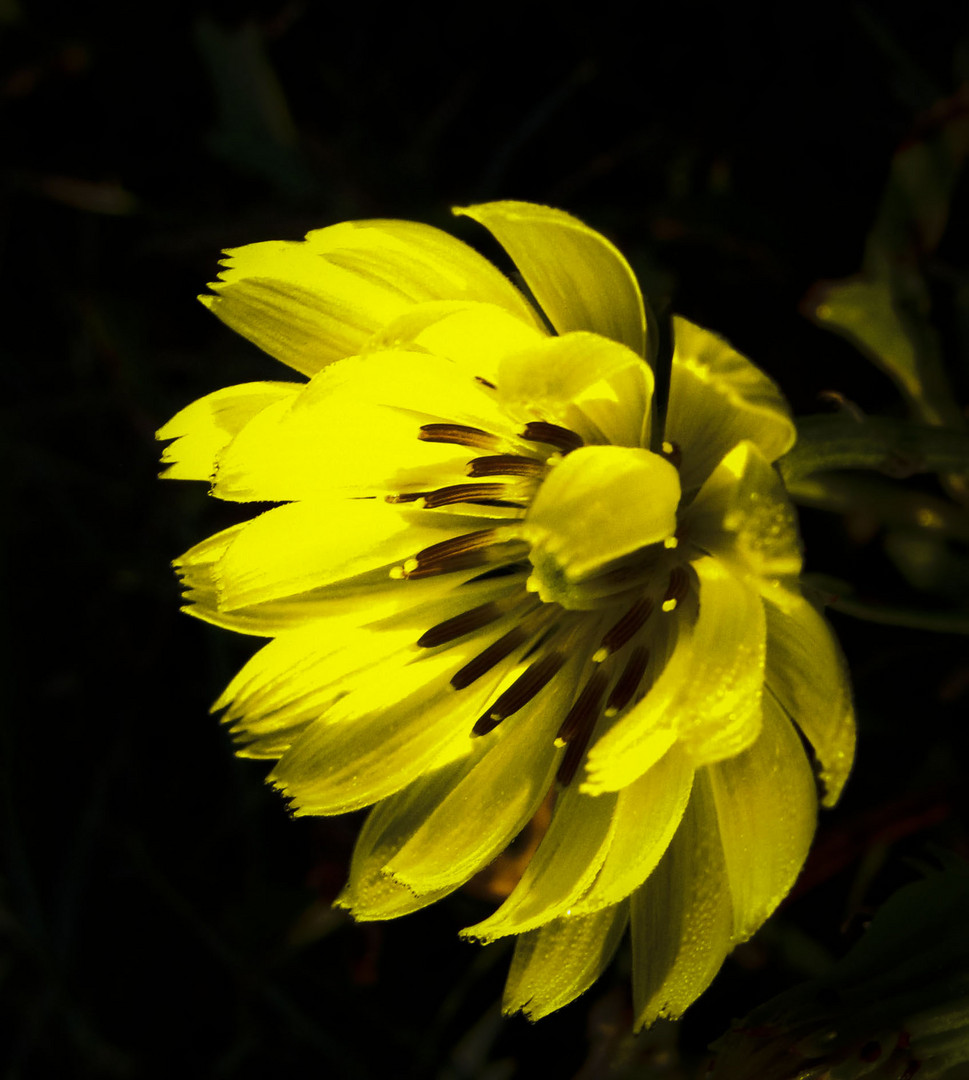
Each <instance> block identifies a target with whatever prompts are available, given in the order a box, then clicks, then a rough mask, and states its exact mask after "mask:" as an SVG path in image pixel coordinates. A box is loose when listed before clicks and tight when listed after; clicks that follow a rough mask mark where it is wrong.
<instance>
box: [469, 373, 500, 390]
mask: <svg viewBox="0 0 969 1080" xmlns="http://www.w3.org/2000/svg"><path fill="white" fill-rule="evenodd" d="M474 381H475V382H479V383H481V385H482V386H487V387H488V389H489V390H497V389H498V387H497V386H495V384H494V383H493V382H490V381H489V380H488V379H486V378H485V377H484V375H475V377H474Z"/></svg>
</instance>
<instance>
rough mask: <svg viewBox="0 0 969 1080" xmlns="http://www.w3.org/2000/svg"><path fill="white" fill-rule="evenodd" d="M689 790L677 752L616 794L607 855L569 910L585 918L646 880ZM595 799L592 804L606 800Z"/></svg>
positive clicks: (688, 768) (686, 763)
mask: <svg viewBox="0 0 969 1080" xmlns="http://www.w3.org/2000/svg"><path fill="white" fill-rule="evenodd" d="M692 787H693V765H692V763H691V762H690V759H689V756H688V755H687V754H686V753H684V751H683V750H681V749H680V748H679V747H678V746H676V745H674V746H671V747H670V749H669V750H668V751H667V752H666V754H664V755H663V757H662V758H660V760H659V761H658V762H657V763H656V764H655V765H654V766H653V767H652V768H651V769H650V770H649V771H648V772H646V773H644V774H643V775H642V776H641V777H640V778H639V779H638V780H636V781H634V782H633V783H632V784H630V785H629V787H626V788H623V789H622V791H620V792H619V796H618V801H617V806H616V812H615V814H614V815H613V828H612V833H611V835H610V841H609V850H608V853H607V854H606V857H605V860H604V861H603V864H602V867H601V869H600V870H599V873H598V874H597V875H596V879H595V881H594V882H593V884H592V887H591V888H590V889H589V891H588V892H587V893H586V894H585V895H584V896H583V897H582V899H581V900H579V901H578V902H576V903H574V904H573V905H572V914H573V915H588V914H591V913H592V912H594V911H600V910H601V909H602V908H605V907H609V906H610V905H612V904H616V903H618V902H619V901H620V900H624V899H625V898H626V897H627V896H629V894H630V893H632V892H633V890H634V889H637V888H639V886H640V885H641V884H642V883H643V882H644V881H645V880H646V878H647V877H648V876H649V874H651V873H652V871H653V870H654V869H655V867H656V864H657V863H658V862H659V860H660V858H661V857H662V855H663V853H664V852H665V851H666V849H667V848H668V847H669V845H670V841H671V840H672V838H673V835H674V833H675V832H676V830H677V828H679V824H680V820H681V819H682V817H683V813H684V811H685V810H686V805H687V802H688V800H689V797H690V791H691V789H692ZM607 797H608V796H606V795H596V796H595V797H594V800H593V801H596V800H599V799H605V798H607Z"/></svg>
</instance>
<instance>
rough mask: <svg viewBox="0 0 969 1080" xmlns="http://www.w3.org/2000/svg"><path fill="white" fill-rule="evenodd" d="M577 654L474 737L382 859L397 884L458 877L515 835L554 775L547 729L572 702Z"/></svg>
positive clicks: (435, 883)
mask: <svg viewBox="0 0 969 1080" xmlns="http://www.w3.org/2000/svg"><path fill="white" fill-rule="evenodd" d="M580 659H584V658H573V659H572V661H571V662H570V663H568V664H566V666H565V667H564V668H563V669H562V670H561V671H560V672H559V674H558V675H557V676H556V677H555V678H554V679H553V680H552V682H551V683H550V684H549V685H548V686H547V687H546V688H545V689H544V690H543V691H542V692H541V693H540V694H539V695H538V696H537V697H536V698H534V699H533V701H532V702H530V703H529V704H528V705H527V706H525V708H523V709H522V710H521V711H520V712H518V713H516V714H515V715H514V716H512V717H511V718H510V719H508V720H505V721H504V722H503V723H502V724H500V725H499V726H498V727H497V728H496V729H495V730H494V731H492V732H491V733H490V734H488V735H485V736H483V737H481V738H480V739H477V740H475V742H476V745H475V754H476V761H475V764H474V767H473V769H472V770H471V771H470V772H469V773H468V775H467V776H466V777H465V778H464V779H463V780H462V781H461V782H460V783H459V784H457V785H456V786H455V787H454V789H453V790H452V791H451V792H450V793H449V794H448V796H447V798H445V799H443V800H442V801H441V803H440V804H439V805H438V806H437V807H434V808H433V809H432V811H431V812H430V813H429V815H428V817H427V819H426V821H425V822H424V823H423V824H422V825H421V827H420V828H419V829H418V830H417V831H416V833H415V834H414V836H413V837H412V838H411V840H410V841H409V842H408V843H407V844H405V845H404V847H403V848H402V849H401V851H400V852H399V853H398V854H397V855H396V856H395V857H394V858H393V859H392V860H391V862H390V863H389V865H388V869H389V870H390V871H391V872H393V874H394V875H395V876H396V877H397V878H398V879H399V880H400V881H401V882H403V883H404V884H405V885H409V886H410V887H411V888H412V889H415V890H416V891H418V892H425V891H427V890H429V889H437V888H446V887H447V886H449V885H450V884H452V883H453V882H454V881H466V880H467V879H468V878H469V877H470V876H471V875H472V874H474V873H476V872H477V871H478V870H480V869H481V868H482V867H483V866H485V865H486V864H487V863H488V862H490V861H491V860H492V859H493V858H494V857H495V856H496V855H497V854H498V853H499V852H500V851H502V850H503V849H504V848H505V847H507V846H508V844H509V843H511V841H512V840H513V839H514V838H515V836H517V835H518V833H519V832H521V830H522V828H524V826H525V823H526V822H527V821H528V820H529V819H530V818H531V817H532V815H533V814H534V813H535V811H536V810H537V809H538V807H539V805H540V803H541V802H542V800H543V799H544V798H545V796H546V794H547V793H548V790H549V788H550V787H551V785H552V781H553V779H554V777H555V770H556V768H557V766H558V761H559V758H560V756H561V751H559V750H557V749H556V748H555V745H554V739H555V733H556V731H557V730H558V726H559V724H560V723H561V719H562V716H563V715H564V710H565V709H566V708H567V707H568V705H569V704H570V703H571V701H572V697H573V694H574V692H575V685H576V681H577V678H578V674H577V671H578V668H579V667H580ZM518 673H520V669H516V670H515V671H513V672H511V673H510V674H509V675H508V676H507V680H508V681H510V680H511V679H513V678H514V677H515V675H516V674H518ZM479 747H480V749H479Z"/></svg>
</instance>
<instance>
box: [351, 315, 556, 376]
mask: <svg viewBox="0 0 969 1080" xmlns="http://www.w3.org/2000/svg"><path fill="white" fill-rule="evenodd" d="M546 337H547V334H546V332H545V331H544V328H543V329H541V330H540V329H538V328H537V327H536V326H534V325H533V324H532V323H528V322H524V321H523V320H522V319H520V318H519V317H518V316H516V315H514V314H512V313H511V312H510V311H508V310H507V309H506V308H500V307H497V306H496V305H495V304H482V303H475V302H472V301H448V300H437V301H431V302H429V303H426V304H416V305H415V306H414V307H412V308H409V309H408V310H407V311H406V312H404V314H403V315H401V316H399V317H398V318H396V319H394V320H393V322H390V323H388V324H387V325H386V326H385V327H383V329H381V330H380V331H379V332H378V333H377V334H375V335H374V336H373V338H371V340H370V341H369V342H368V343H367V346H366V348H365V350H364V352H365V354H366V355H370V354H371V353H373V352H379V351H380V350H385V349H389V350H399V349H415V348H416V349H420V350H422V351H425V352H429V353H432V354H434V355H436V356H442V357H446V358H447V359H448V360H450V361H452V362H453V363H455V364H457V365H458V367H459V368H460V370H461V371H462V372H463V373H464V374H465V375H470V376H472V377H478V378H479V379H487V380H488V381H489V382H492V383H497V382H498V367H499V363H500V362H501V359H502V357H504V356H506V355H507V354H509V353H519V352H521V351H522V350H524V349H528V348H531V347H532V346H534V345H537V344H539V343H541V342H542V341H544V340H545V339H546ZM412 392H413V391H412Z"/></svg>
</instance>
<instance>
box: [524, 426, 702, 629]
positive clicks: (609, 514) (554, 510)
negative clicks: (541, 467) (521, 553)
mask: <svg viewBox="0 0 969 1080" xmlns="http://www.w3.org/2000/svg"><path fill="white" fill-rule="evenodd" d="M631 493H632V494H631ZM679 500H680V482H679V476H678V475H677V472H676V469H675V468H674V467H673V466H672V465H671V464H670V463H669V462H668V461H667V460H666V459H665V458H662V457H660V456H659V454H653V453H651V452H650V451H649V450H644V449H642V448H640V447H631V446H582V447H579V449H578V450H573V451H572V453H571V454H569V455H568V456H567V457H566V458H564V459H563V460H561V461H560V462H559V463H558V464H557V465H556V466H555V468H554V469H552V471H551V472H550V473H549V474H548V476H547V477H546V478H545V480H544V482H543V483H542V486H541V487H540V488H539V489H538V492H537V494H536V495H535V497H534V498H533V500H532V503H531V506H530V507H529V508H528V512H527V514H526V516H525V520H524V522H523V524H522V525H521V527H520V531H521V535H522V536H523V537H524V538H525V539H526V540H528V542H529V543H530V544H531V545H532V550H531V553H530V555H529V558H530V559H531V561H532V565H533V567H534V573H533V575H532V577H531V578H530V579H529V588H533V589H534V590H535V591H536V592H538V594H539V596H541V598H542V600H544V601H545V602H546V603H553V602H555V603H560V604H563V605H564V606H566V607H574V608H583V607H586V606H587V605H586V603H584V602H583V596H582V584H583V583H584V582H586V581H587V580H588V579H590V578H592V577H594V576H595V575H598V574H599V573H601V572H602V571H604V570H606V569H608V568H610V566H611V565H612V564H617V563H618V562H619V560H621V559H622V558H623V557H624V556H626V555H630V554H632V553H633V552H635V551H639V550H641V549H642V548H645V547H647V546H649V545H650V544H657V543H660V542H661V541H663V540H666V539H668V538H669V537H671V536H672V535H673V534H674V533H675V532H676V509H677V506H678V504H679ZM620 507H621V512H619V513H617V508H620ZM623 587H627V586H626V585H625V583H623Z"/></svg>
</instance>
